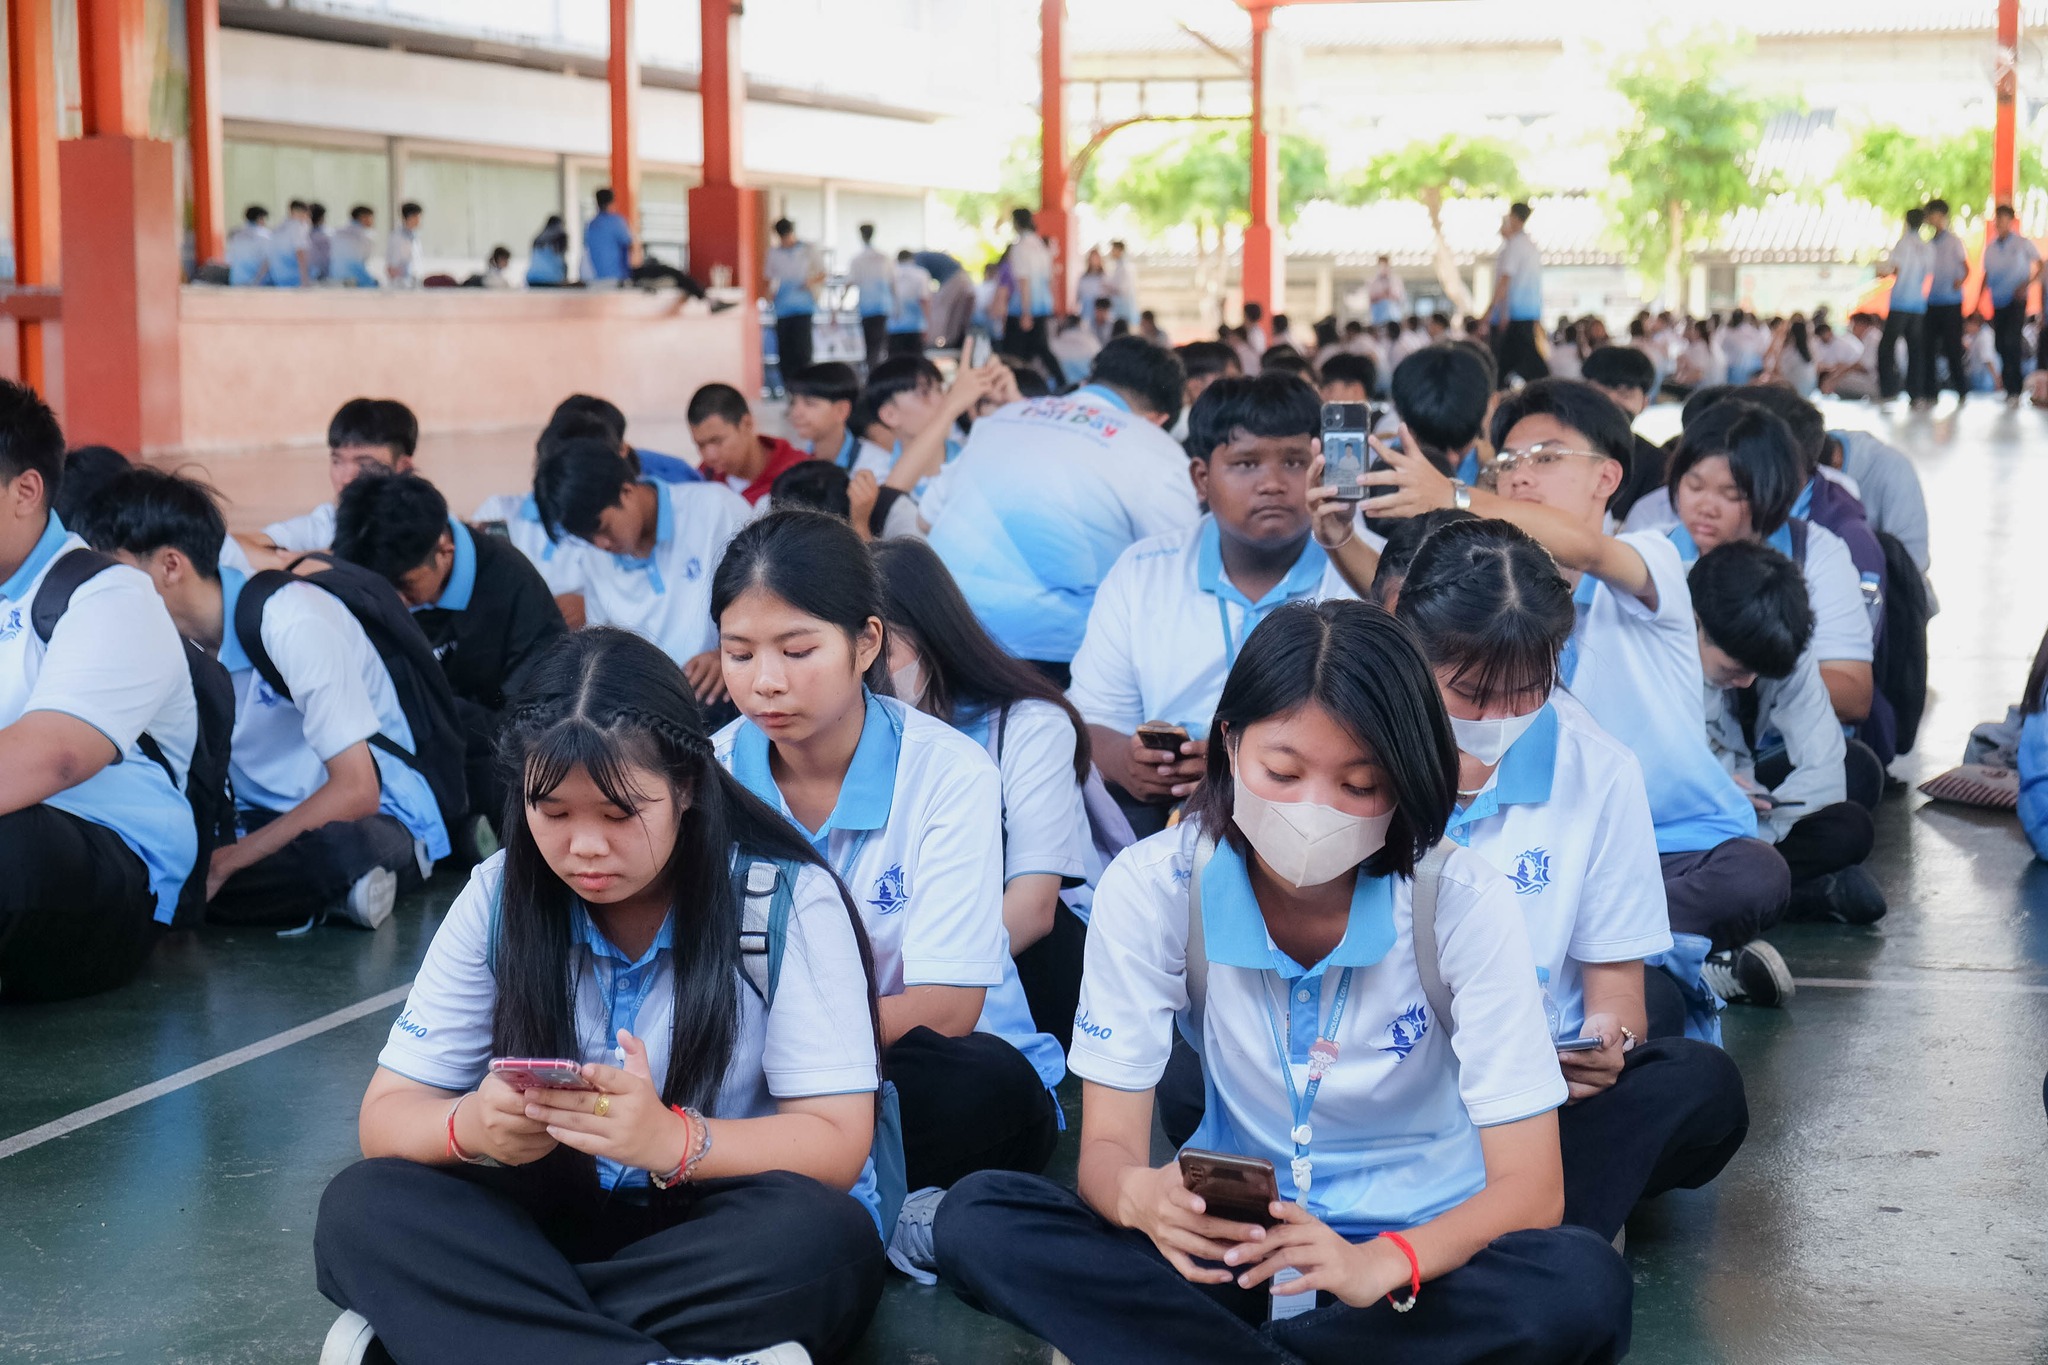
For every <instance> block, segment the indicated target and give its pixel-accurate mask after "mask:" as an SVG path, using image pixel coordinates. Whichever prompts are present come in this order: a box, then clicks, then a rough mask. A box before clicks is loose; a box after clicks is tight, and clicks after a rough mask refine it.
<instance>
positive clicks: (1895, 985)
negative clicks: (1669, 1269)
mask: <svg viewBox="0 0 2048 1365" xmlns="http://www.w3.org/2000/svg"><path fill="white" fill-rule="evenodd" d="M1792 982H1793V984H1794V985H1796V986H1798V987H1800V988H1801V989H1802V990H1803V989H1805V988H1807V987H1809V986H1810V987H1813V988H1814V989H1816V990H1844V991H1954V992H1955V993H1956V994H1958V995H2048V985H2038V984H2036V983H2034V982H2031V981H1971V980H1959V979H1957V978H1955V977H1953V976H1930V977H1925V978H1915V979H1910V980H1901V979H1899V978H1896V977H1887V978H1883V979H1881V980H1875V981H1867V980H1856V979H1853V978H1850V977H1843V976H1797V977H1794V978H1792ZM4 1155H6V1153H5V1151H4V1150H0V1156H4Z"/></svg>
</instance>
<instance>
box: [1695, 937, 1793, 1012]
mask: <svg viewBox="0 0 2048 1365" xmlns="http://www.w3.org/2000/svg"><path fill="white" fill-rule="evenodd" d="M1700 976H1701V977H1703V978H1704V979H1705V980H1706V983H1707V986H1708V987H1709V988H1710V989H1711V990H1712V991H1713V992H1714V994H1716V995H1718V996H1720V997H1721V998H1722V999H1723V1000H1726V1001H1727V1002H1728V1003H1729V1004H1731V1005H1734V1004H1743V1005H1762V1006H1764V1007H1765V1008H1767V1009H1774V1008H1776V1007H1778V1006H1780V1005H1783V1004H1784V1003H1785V1002H1786V1001H1787V1000H1790V999H1791V998H1792V996H1793V994H1794V992H1795V990H1796V989H1797V988H1796V987H1795V986H1794V985H1793V984H1792V969H1791V968H1790V967H1788V966H1786V965H1785V959H1784V958H1783V957H1781V956H1780V955H1779V953H1778V950H1777V949H1776V948H1773V947H1772V946H1771V945H1770V944H1768V943H1766V942H1764V941H1763V940H1762V939H1760V938H1758V939H1751V940H1750V941H1749V942H1748V943H1745V944H1743V945H1742V946H1741V947H1740V948H1737V949H1735V950H1734V951H1732V952H1730V951H1728V950H1726V949H1724V950H1722V951H1721V952H1718V953H1710V954H1708V956H1707V960H1706V962H1705V963H1704V964H1702V965H1701V967H1700Z"/></svg>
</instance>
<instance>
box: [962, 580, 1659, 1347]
mask: <svg viewBox="0 0 2048 1365" xmlns="http://www.w3.org/2000/svg"><path fill="white" fill-rule="evenodd" d="M1214 735H1215V740H1216V742H1215V743H1214V744H1213V745H1212V746H1211V748H1210V749H1209V752H1208V764H1207V770H1206V772H1205V774H1204V776H1203V779H1202V784H1201V788H1200V790H1199V791H1198V792H1197V793H1196V795H1195V798H1194V800H1193V801H1192V802H1191V803H1190V806H1191V810H1190V814H1189V816H1188V818H1187V819H1185V820H1183V821H1182V822H1181V824H1180V825H1178V826H1177V827H1175V828H1173V829H1170V830H1166V831H1164V832H1162V833H1160V834H1157V835H1154V836H1153V837H1151V838H1149V839H1146V840H1144V841H1143V842H1141V843H1139V844H1137V845H1135V846H1133V847H1132V848H1130V849H1128V850H1126V851H1125V852H1124V853H1123V854H1122V855H1121V856H1120V857H1119V858H1118V859H1117V860H1116V861H1115V862H1114V863H1113V864H1111V865H1110V868H1109V870H1108V871H1107V872H1106V873H1104V874H1103V878H1102V883H1101V886H1100V887H1099V888H1098V890H1097V893H1096V897H1095V902H1094V913H1093V918H1092V919H1091V921H1090V925H1089V936H1088V960H1087V971H1086V975H1085V976H1084V978H1083V980H1082V987H1081V992H1082V994H1081V1014H1080V1016H1079V1018H1078V1019H1077V1020H1076V1023H1075V1034H1074V1048H1073V1053H1072V1059H1071V1060H1072V1065H1073V1068H1074V1070H1075V1071H1076V1072H1078V1073H1079V1074H1080V1075H1081V1076H1082V1078H1083V1080H1084V1082H1085V1086H1084V1090H1083V1112H1082V1135H1081V1156H1080V1170H1079V1193H1078V1194H1076V1193H1069V1192H1068V1191H1067V1190H1065V1189H1063V1188H1061V1187H1060V1186H1058V1185H1055V1184H1054V1183H1052V1182H1051V1181H1049V1180H1044V1179H1040V1178H1038V1177H1035V1176H1030V1175H1023V1174H1018V1173H1014V1172H996V1171H987V1172H983V1173H982V1174H979V1175H975V1176H970V1177H968V1178H967V1179H965V1180H963V1181H961V1182H960V1183H959V1184H958V1185H956V1186H955V1187H954V1189H953V1191H952V1192H951V1193H950V1194H949V1195H948V1196H947V1198H946V1201H945V1203H944V1204H943V1205H942V1206H941V1207H940V1209H939V1212H938V1217H937V1221H936V1225H935V1227H934V1230H933V1231H934V1235H935V1239H936V1243H937V1251H938V1261H939V1267H940V1273H941V1275H942V1277H943V1278H944V1279H945V1280H946V1281H947V1283H949V1284H951V1285H952V1286H954V1288H956V1289H957V1290H958V1291H959V1292H960V1293H961V1294H962V1295H963V1296H965V1297H966V1298H967V1299H968V1300H969V1301H970V1302H972V1303H974V1304H976V1305H977V1306H979V1307H981V1308H982V1309H984V1310H986V1311H988V1312H990V1313H993V1314H995V1315H997V1316H999V1317H1003V1318H1006V1319H1008V1320H1010V1321H1011V1322H1014V1323H1016V1324H1018V1325H1019V1326H1021V1327H1023V1328H1024V1329H1025V1330H1027V1331H1029V1332H1032V1333H1034V1334H1035V1335H1037V1336H1040V1337H1043V1338H1045V1339H1046V1340H1047V1341H1049V1342H1051V1343H1052V1344H1053V1345H1054V1346H1056V1347H1057V1348H1058V1349H1059V1350H1060V1351H1061V1352H1062V1353H1063V1354H1064V1355H1065V1356H1066V1357H1067V1358H1068V1359H1070V1360H1072V1361H1074V1362H1075V1365H1092V1363H1093V1362H1104V1363H1105V1365H1107V1363H1108V1362H1124V1361H1134V1360H1172V1361H1185V1362H1209V1361H1214V1362H1224V1361H1231V1362H1236V1361H1245V1362H1251V1361H1276V1362H1277V1361H1304V1362H1310V1363H1311V1365H1337V1362H1354V1361H1360V1360H1379V1359H1386V1360H1427V1361H1434V1362H1477V1361H1496V1360H1499V1361H1505V1360H1513V1361H1517V1362H1529V1363H1530V1365H1539V1363H1542V1362H1566V1361H1573V1362H1576V1361H1601V1362H1607V1361H1614V1360H1618V1359H1620V1358H1621V1357H1622V1355H1624V1354H1625V1353H1626V1351H1627V1344H1628V1337H1629V1311H1630V1298H1631V1287H1630V1283H1629V1276H1628V1271H1627V1269H1626V1267H1625V1266H1624V1265H1623V1264H1622V1261H1621V1258H1620V1257H1619V1256H1618V1255H1616V1254H1615V1251H1614V1249H1613V1247H1612V1246H1610V1245H1609V1244H1608V1243H1607V1242H1606V1241H1605V1240H1604V1239H1602V1238H1601V1237H1600V1236H1598V1235H1597V1234H1595V1233H1593V1232H1589V1231H1587V1230H1586V1229H1584V1228H1578V1227H1559V1226H1558V1221H1559V1218H1560V1215H1561V1214H1562V1212H1563V1209H1564V1206H1565V1185H1564V1179H1563V1174H1562V1170H1561V1166H1560V1163H1559V1157H1558V1119H1557V1115H1556V1112H1555V1111H1556V1110H1557V1108H1558V1106H1559V1105H1561V1104H1563V1103H1564V1101H1565V1099H1566V1094H1567V1092H1566V1087H1565V1081H1564V1078H1563V1077H1562V1076H1561V1075H1560V1074H1559V1072H1558V1066H1557V1059H1556V1056H1555V1054H1554V1053H1553V1052H1552V1050H1551V1038H1550V1033H1549V1030H1548V1028H1547V1027H1546V1025H1545V1021H1544V1016H1543V1005H1542V996H1541V994H1540V992H1539V990H1538V988H1537V983H1536V976H1535V972H1534V971H1533V970H1532V969H1531V965H1530V963H1531V959H1530V947H1529V937H1528V934H1527V933H1526V932H1525V930H1524V929H1523V925H1522V916H1521V913H1520V911H1519V909H1518V908H1517V906H1516V904H1515V895H1514V892H1513V890H1512V888H1511V887H1510V885H1509V883H1508V881H1507V880H1506V879H1505V878H1504V877H1502V876H1501V874H1500V873H1499V872H1497V871H1495V870H1494V869H1493V868H1492V867H1491V866H1489V865H1488V864H1487V863H1486V862H1485V861H1483V860H1482V859H1480V858H1479V857H1478V856H1477V855H1475V854H1473V853H1470V852H1468V851H1465V850H1463V849H1456V848H1452V849H1450V850H1448V851H1445V850H1441V849H1439V848H1438V841H1439V840H1440V839H1441V837H1442V835H1443V832H1444V829H1445V826H1446V824H1447V822H1448V821H1449V820H1450V818H1451V815H1452V811H1453V809H1454V804H1453V803H1454V801H1455V799H1456V782H1457V777H1456V774H1457V757H1456V750H1455V748H1454V745H1453V739H1452V735H1451V729H1450V725H1449V722H1448V721H1447V719H1446V718H1445V715H1444V709H1443V704H1442V702H1441V701H1440V700H1439V699H1438V696H1437V688H1436V684H1435V682H1434V680H1433V679H1432V678H1431V676H1430V672H1429V668H1428V665H1427V664H1426V663H1425V662H1424V660H1423V658H1422V656H1421V654H1420V652H1419V651H1418V650H1417V648H1416V646H1415V644H1414V640H1413V637H1412V636H1411V634H1410V633H1409V632H1408V631H1407V630H1406V629H1405V628H1403V627H1402V626H1400V625H1398V624H1396V623H1395V622H1394V620H1393V619H1392V618H1391V617H1389V616H1388V615H1387V614H1386V613H1385V612H1383V611H1381V610H1380V609H1379V608H1377V607H1372V606H1368V605H1365V604H1364V603H1359V602H1346V601H1335V602H1323V603H1320V604H1316V605H1308V604H1290V605H1288V606H1284V607H1281V608H1279V609H1278V610H1277V611H1275V612H1273V614H1272V615H1271V616H1269V617H1268V618H1267V619H1266V620H1265V621H1264V623H1262V624H1261V625H1260V626H1259V627H1258V628H1257V629H1256V630H1254V631H1253V632H1252V633H1251V638H1250V640H1248V641H1247V642H1246V646H1245V649H1244V651H1243V653H1242V654H1241V655H1240V656H1239V658H1238V661H1237V663H1236V665H1235V666H1234V667H1233V668H1232V669H1231V672H1230V676H1229V679H1228V680H1227V681H1226V682H1225V684H1224V687H1223V695H1222V698H1221V701H1220V702H1219V704H1218V706H1217V710H1216V716H1215V729H1214ZM1425 854H1429V855H1430V856H1429V857H1428V858H1426V859H1425V857H1424V855H1425ZM1176 1029H1179V1030H1180V1031H1182V1032H1184V1033H1185V1034H1186V1035H1187V1037H1189V1038H1190V1039H1191V1040H1193V1041H1195V1042H1196V1043H1197V1045H1198V1046H1199V1049H1200V1052H1201V1058H1202V1071H1203V1079H1204V1083H1205V1087H1206V1089H1207V1093H1208V1096H1209V1105H1208V1110H1207V1113H1206V1114H1205V1116H1204V1118H1203V1121H1202V1126H1201V1128H1200V1129H1199V1130H1198V1131H1197V1132H1196V1134H1195V1136H1194V1139H1193V1141H1192V1143H1191V1148H1192V1149H1201V1151H1207V1152H1217V1153H1223V1154H1226V1155H1229V1156H1234V1157H1240V1158H1252V1159H1257V1160H1263V1161H1265V1162H1267V1163H1269V1164H1270V1165H1271V1167H1272V1170H1273V1180H1274V1183H1275V1186H1276V1188H1277V1193H1278V1196H1279V1197H1278V1198H1277V1199H1276V1200H1274V1201H1272V1202H1270V1203H1261V1202H1260V1201H1258V1199H1257V1198H1256V1197H1254V1198H1252V1199H1251V1200H1250V1201H1249V1203H1250V1205H1251V1207H1250V1209H1249V1210H1248V1211H1246V1212H1242V1213H1234V1214H1229V1215H1226V1214H1225V1213H1223V1212H1222V1210H1221V1209H1220V1208H1216V1209H1212V1208H1211V1207H1209V1205H1208V1204H1206V1203H1205V1201H1204V1200H1203V1199H1202V1198H1201V1197H1199V1196H1198V1195H1196V1194H1195V1193H1194V1192H1192V1191H1190V1190H1189V1189H1188V1188H1187V1185H1186V1183H1185V1181H1184V1177H1183V1173H1182V1170H1181V1169H1179V1168H1178V1167H1177V1166H1176V1165H1175V1163H1173V1162H1168V1163H1167V1164H1166V1165H1164V1166H1155V1165H1154V1164H1153V1162H1152V1158H1151V1151H1152V1140H1153V1139H1152V1126H1153V1091H1154V1087H1155V1086H1157V1085H1158V1083H1159V1081H1160V1078H1161V1075H1162V1073H1163V1072H1164V1071H1165V1069H1166V1064H1167V1058H1168V1054H1169V1053H1170V1052H1171V1050H1172V1047H1173V1037H1174V1033H1175V1031H1176ZM1183 1156H1184V1157H1192V1158H1193V1159H1195V1160H1197V1161H1198V1162H1199V1161H1200V1155H1199V1153H1197V1152H1195V1151H1190V1152H1185V1153H1183ZM1245 1183H1247V1184H1248V1183H1249V1182H1248V1181H1247V1182H1245ZM1209 1188H1210V1192H1211V1193H1212V1194H1219V1195H1220V1193H1221V1192H1222V1191H1224V1190H1225V1189H1227V1186H1225V1185H1223V1184H1222V1183H1221V1182H1217V1183H1215V1184H1212V1185H1211V1186H1210V1187H1209ZM1240 1188H1242V1186H1240ZM1389 1298H1391V1299H1392V1301H1393V1302H1392V1304H1391V1305H1390V1304H1389V1303H1387V1302H1385V1301H1384V1300H1387V1299H1389ZM1408 1309H1412V1311H1405V1310H1408Z"/></svg>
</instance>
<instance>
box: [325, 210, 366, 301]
mask: <svg viewBox="0 0 2048 1365" xmlns="http://www.w3.org/2000/svg"><path fill="white" fill-rule="evenodd" d="M376 250H377V239H376V235H375V234H374V233H372V232H371V231H370V229H368V228H366V227H364V226H363V225H362V224H360V223H355V222H349V223H343V224H342V225H341V226H340V227H338V228H336V229H335V230H334V232H333V234H332V237H331V240H330V242H329V246H328V251H329V267H330V273H331V274H332V275H333V277H334V278H335V279H337V280H347V281H348V282H349V283H351V284H353V285H356V286H357V287H359V288H368V289H374V288H376V287H377V279H376V277H375V276H374V275H372V274H371V273H370V260H371V258H372V257H373V256H375V254H376Z"/></svg>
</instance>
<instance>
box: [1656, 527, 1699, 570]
mask: <svg viewBox="0 0 2048 1365" xmlns="http://www.w3.org/2000/svg"><path fill="white" fill-rule="evenodd" d="M1665 534H1666V536H1667V537H1668V538H1669V539H1670V541H1671V543H1672V544H1673V545H1676V546H1677V547H1678V558H1679V561H1680V562H1681V563H1684V564H1693V563H1697V562H1698V560H1699V557H1700V547H1699V543H1698V542H1697V541H1695V540H1694V539H1693V538H1692V532H1690V531H1688V530H1686V529H1685V523H1684V522H1680V523H1679V524H1678V525H1676V526H1674V527H1672V528H1671V529H1670V530H1669V531H1668V532H1666V533H1665Z"/></svg>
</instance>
